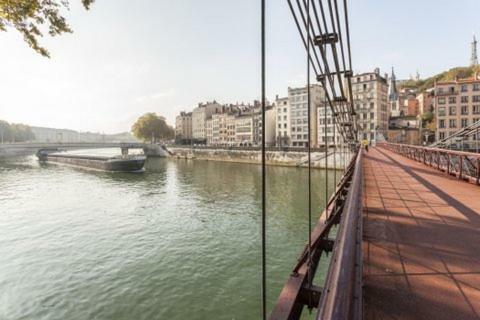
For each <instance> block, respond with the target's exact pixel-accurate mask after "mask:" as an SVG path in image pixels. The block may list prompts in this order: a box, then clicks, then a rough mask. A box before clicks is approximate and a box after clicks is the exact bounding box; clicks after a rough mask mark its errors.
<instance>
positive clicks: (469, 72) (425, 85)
mask: <svg viewBox="0 0 480 320" xmlns="http://www.w3.org/2000/svg"><path fill="white" fill-rule="evenodd" d="M476 72H478V73H479V74H480V66H470V67H455V68H452V69H450V70H448V71H444V72H442V73H439V74H437V75H434V76H432V77H429V78H426V79H420V80H418V81H415V80H408V81H406V82H404V83H403V84H402V87H403V88H412V89H418V91H419V92H422V91H425V90H427V89H429V88H433V86H434V84H435V81H437V82H440V81H453V80H455V78H456V77H458V78H469V77H473V76H474V75H475V73H476Z"/></svg>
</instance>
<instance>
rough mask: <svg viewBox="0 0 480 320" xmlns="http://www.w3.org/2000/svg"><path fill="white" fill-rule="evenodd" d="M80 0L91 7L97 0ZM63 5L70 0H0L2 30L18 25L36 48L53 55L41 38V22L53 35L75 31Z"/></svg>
mask: <svg viewBox="0 0 480 320" xmlns="http://www.w3.org/2000/svg"><path fill="white" fill-rule="evenodd" d="M81 1H82V4H83V6H84V7H85V8H86V9H87V10H88V9H89V8H90V5H91V4H92V3H93V2H94V1H95V0H81ZM62 8H63V9H66V10H68V9H69V0H0V31H7V28H9V27H10V28H15V29H16V30H18V31H19V32H20V33H21V34H22V35H23V38H24V40H25V42H27V43H28V45H29V46H30V47H31V48H32V49H33V50H35V51H36V52H38V53H40V54H41V55H42V56H45V57H50V53H49V52H48V50H47V49H45V48H44V47H42V46H41V45H40V44H39V42H38V38H40V37H43V33H42V31H41V27H42V26H45V27H46V28H47V29H48V34H49V35H50V36H57V35H61V34H62V33H71V32H72V29H70V26H69V25H68V23H67V21H66V20H65V18H64V17H63V16H62V15H61V13H60V10H61V9H62Z"/></svg>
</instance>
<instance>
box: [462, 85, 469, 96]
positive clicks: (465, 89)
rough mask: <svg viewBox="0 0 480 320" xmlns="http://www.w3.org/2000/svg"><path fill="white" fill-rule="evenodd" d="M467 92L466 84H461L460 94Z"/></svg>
mask: <svg viewBox="0 0 480 320" xmlns="http://www.w3.org/2000/svg"><path fill="white" fill-rule="evenodd" d="M467 91H468V86H467V85H466V84H462V92H467ZM462 98H463V97H462Z"/></svg>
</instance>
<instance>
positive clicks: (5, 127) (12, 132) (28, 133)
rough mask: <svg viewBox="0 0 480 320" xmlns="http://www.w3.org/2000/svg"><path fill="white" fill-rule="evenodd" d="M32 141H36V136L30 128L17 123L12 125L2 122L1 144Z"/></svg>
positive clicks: (0, 130) (0, 129)
mask: <svg viewBox="0 0 480 320" xmlns="http://www.w3.org/2000/svg"><path fill="white" fill-rule="evenodd" d="M32 140H35V134H34V133H33V131H32V129H31V128H30V127H29V126H27V125H24V124H16V123H12V124H10V123H8V122H6V121H3V120H0V143H3V142H25V141H32Z"/></svg>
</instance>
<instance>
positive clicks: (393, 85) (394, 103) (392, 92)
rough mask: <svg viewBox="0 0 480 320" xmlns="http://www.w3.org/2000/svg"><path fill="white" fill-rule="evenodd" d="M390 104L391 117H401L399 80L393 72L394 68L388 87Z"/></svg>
mask: <svg viewBox="0 0 480 320" xmlns="http://www.w3.org/2000/svg"><path fill="white" fill-rule="evenodd" d="M388 104H389V106H390V116H391V117H398V116H399V115H400V103H399V101H398V92H397V79H396V77H395V71H394V70H393V67H392V74H391V75H390V82H389V85H388Z"/></svg>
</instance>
